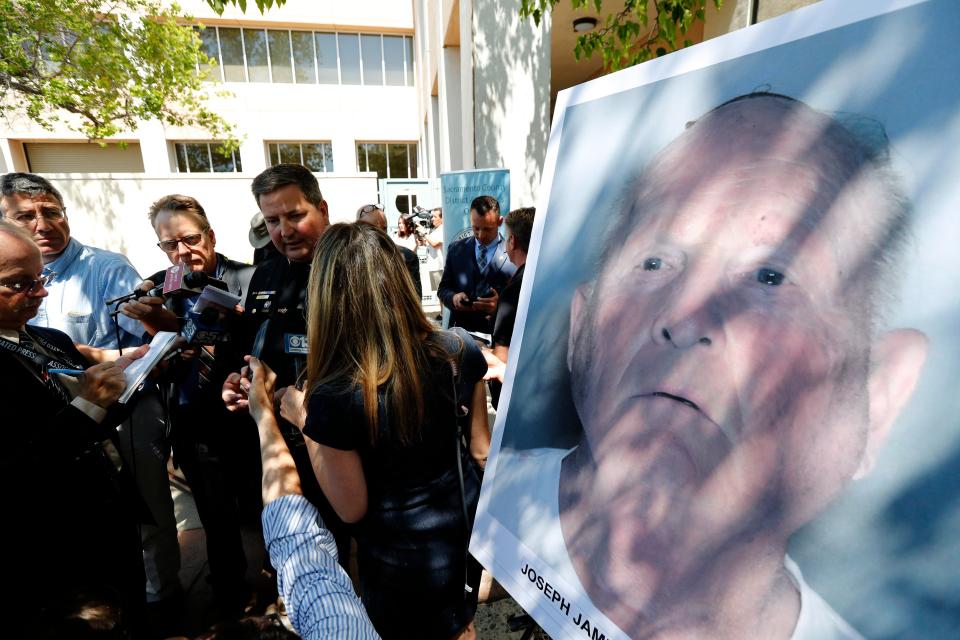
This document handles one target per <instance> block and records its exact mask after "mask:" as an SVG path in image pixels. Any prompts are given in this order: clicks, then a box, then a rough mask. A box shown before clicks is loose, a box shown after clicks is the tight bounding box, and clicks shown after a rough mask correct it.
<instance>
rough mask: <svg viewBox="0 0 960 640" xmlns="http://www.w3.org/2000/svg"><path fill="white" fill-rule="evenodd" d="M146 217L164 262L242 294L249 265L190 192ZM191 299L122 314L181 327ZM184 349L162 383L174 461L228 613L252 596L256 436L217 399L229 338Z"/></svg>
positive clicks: (136, 305)
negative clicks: (234, 255) (247, 529)
mask: <svg viewBox="0 0 960 640" xmlns="http://www.w3.org/2000/svg"><path fill="white" fill-rule="evenodd" d="M148 218H149V221H150V224H151V226H152V227H153V230H154V231H155V232H156V234H157V240H158V242H157V247H158V248H159V249H160V250H161V251H163V252H164V254H165V255H166V257H167V259H168V260H169V261H170V264H172V265H177V264H182V265H184V266H185V267H186V269H185V270H186V271H187V272H188V273H195V274H205V275H206V276H207V277H209V278H213V279H216V280H220V281H222V282H223V283H225V284H226V286H227V289H228V290H229V292H230V293H233V294H236V295H238V296H240V297H241V298H242V297H243V296H244V295H245V294H246V292H247V289H248V287H249V282H250V277H251V276H252V275H253V271H254V268H253V267H252V266H250V265H246V264H243V263H240V262H236V261H234V260H230V259H229V258H227V257H225V256H223V255H222V254H219V253H217V252H216V243H217V237H216V234H215V233H214V230H213V228H212V227H211V226H210V221H209V220H208V218H207V214H206V211H205V210H204V208H203V206H202V205H201V204H200V203H199V202H198V201H197V200H196V199H195V198H192V197H190V196H185V195H177V194H174V195H168V196H164V197H162V198H160V199H159V200H157V201H156V202H155V203H154V204H153V205H152V206H151V207H150V210H149V213H148ZM162 277H163V272H161V273H159V274H157V275H156V276H154V278H152V279H151V280H148V281H146V282H144V283H142V284H141V286H140V288H141V289H142V290H147V289H150V288H151V287H153V286H155V285H160V284H162V282H161V280H162ZM154 279H156V280H157V281H154ZM196 297H197V296H185V295H176V296H168V297H167V298H166V299H164V298H162V297H159V296H146V297H141V298H139V299H135V300H130V301H128V302H126V303H124V304H123V305H122V306H121V312H122V313H123V314H125V315H127V316H129V317H131V318H135V319H137V320H140V321H141V322H142V323H143V325H144V327H146V329H147V331H148V332H149V333H151V334H153V333H156V332H157V331H179V330H180V329H181V324H182V320H181V319H182V318H184V317H185V316H186V315H187V312H188V311H189V310H191V309H192V307H193V304H194V302H195V301H196ZM229 315H230V314H227V316H228V317H222V318H221V319H220V321H219V323H218V324H219V325H220V328H221V329H223V333H224V334H226V333H229V328H230V323H231V321H232V320H233V319H234V318H232V317H229ZM185 355H186V356H187V357H185V358H183V359H182V361H181V362H180V363H179V364H178V365H175V366H174V367H172V370H171V372H170V374H169V375H168V378H169V381H168V383H167V384H165V385H164V387H165V388H164V392H165V395H166V405H167V412H168V416H169V421H170V424H171V429H172V433H171V438H172V443H173V455H174V461H175V462H176V463H177V464H178V465H179V466H180V467H181V468H182V469H183V472H184V475H185V476H186V478H187V482H188V483H189V484H190V488H191V490H192V492H193V496H194V499H195V500H196V504H197V511H198V513H199V515H200V520H201V522H202V523H203V527H204V530H205V532H206V540H207V558H208V560H209V563H210V581H211V583H212V586H213V590H214V596H215V600H216V605H217V607H218V609H219V613H220V615H221V616H222V617H224V618H229V617H233V616H235V615H237V614H239V613H241V612H242V611H243V607H244V605H245V604H247V600H248V599H249V596H250V589H249V588H247V587H246V586H245V584H244V575H245V573H246V567H247V563H246V558H245V556H244V552H243V545H242V541H241V535H240V528H241V523H242V522H243V521H244V520H245V519H247V520H251V521H256V519H257V518H258V516H259V509H260V498H259V474H260V462H259V453H258V443H257V442H258V441H257V434H256V430H255V429H253V426H252V425H251V424H250V423H249V421H248V420H245V419H244V418H242V417H237V416H235V415H234V414H231V413H229V412H228V411H227V410H226V409H225V407H224V406H223V402H222V401H221V399H220V386H221V384H222V382H223V379H224V378H226V376H227V374H228V373H229V369H230V365H231V364H232V363H233V362H234V361H235V360H236V359H237V358H238V356H237V355H236V354H233V353H231V345H230V343H229V342H225V343H218V344H217V345H216V346H210V345H207V346H200V345H197V346H195V347H194V348H192V349H190V350H189V351H188V352H187V353H186V354H185ZM190 356H192V357H190ZM244 516H247V517H246V518H245V517H244Z"/></svg>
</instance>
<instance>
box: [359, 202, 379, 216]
mask: <svg viewBox="0 0 960 640" xmlns="http://www.w3.org/2000/svg"><path fill="white" fill-rule="evenodd" d="M379 210H380V205H378V204H366V205H363V206H362V207H360V214H361V215H363V214H364V213H370V212H371V211H379Z"/></svg>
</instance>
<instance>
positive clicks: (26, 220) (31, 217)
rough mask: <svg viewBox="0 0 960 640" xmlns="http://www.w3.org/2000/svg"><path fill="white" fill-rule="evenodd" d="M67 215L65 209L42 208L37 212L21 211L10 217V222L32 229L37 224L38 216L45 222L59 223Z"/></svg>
mask: <svg viewBox="0 0 960 640" xmlns="http://www.w3.org/2000/svg"><path fill="white" fill-rule="evenodd" d="M66 213H67V208H66V207H64V208H62V209H59V208H57V207H42V208H41V209H40V211H39V212H36V211H22V212H20V213H15V214H13V215H12V216H10V221H11V222H13V223H15V224H18V225H20V226H21V227H32V226H33V225H35V224H37V218H38V216H43V219H44V220H46V221H47V222H60V221H61V220H63V218H64V216H65V215H66Z"/></svg>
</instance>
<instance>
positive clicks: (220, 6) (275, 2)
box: [207, 0, 286, 16]
mask: <svg viewBox="0 0 960 640" xmlns="http://www.w3.org/2000/svg"><path fill="white" fill-rule="evenodd" d="M255 2H256V3H257V8H258V9H260V13H263V12H264V11H266V10H267V9H270V8H272V7H274V6H277V7H282V6H283V3H284V2H286V0H255ZM207 4H208V5H210V8H211V9H213V10H214V11H216V12H217V15H218V16H219V15H221V14H222V13H223V10H224V9H226V8H227V5H228V4H232V5H235V6H237V7H240V11H243V12H244V13H246V11H247V0H207Z"/></svg>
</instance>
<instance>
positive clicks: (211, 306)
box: [181, 273, 240, 345]
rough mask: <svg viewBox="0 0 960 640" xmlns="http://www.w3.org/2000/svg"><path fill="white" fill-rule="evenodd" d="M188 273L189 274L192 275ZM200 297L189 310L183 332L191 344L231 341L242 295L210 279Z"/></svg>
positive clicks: (212, 343) (215, 343)
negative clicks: (232, 323)
mask: <svg viewBox="0 0 960 640" xmlns="http://www.w3.org/2000/svg"><path fill="white" fill-rule="evenodd" d="M192 275H194V274H193V273H188V274H187V276H192ZM208 280H209V281H212V282H210V284H208V285H206V287H205V288H204V290H203V292H202V293H201V294H200V298H199V299H197V301H196V303H195V304H194V305H193V308H192V309H190V310H189V311H187V315H186V318H185V322H184V323H183V329H182V330H181V334H182V335H183V337H184V338H186V339H187V342H188V343H190V344H201V345H217V344H222V343H225V342H230V333H231V331H230V327H229V326H228V325H229V324H230V322H231V320H232V319H233V317H234V315H235V313H236V310H235V307H236V305H237V304H239V303H240V296H238V295H235V294H232V293H230V292H229V291H224V290H221V289H219V288H217V287H216V283H219V282H220V281H219V280H214V279H212V278H209V279H208Z"/></svg>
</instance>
